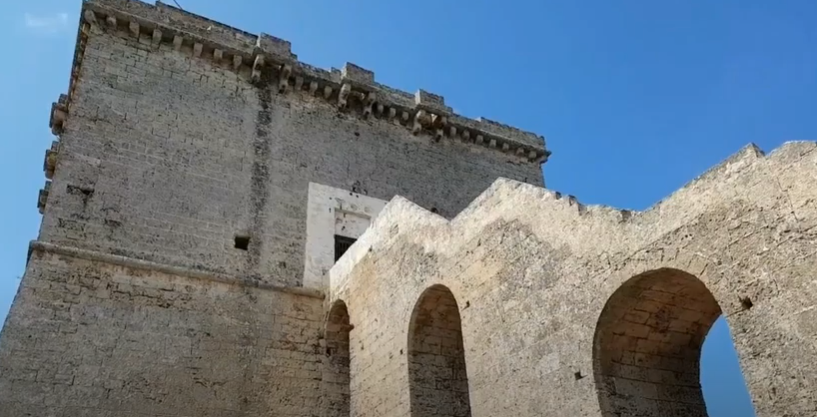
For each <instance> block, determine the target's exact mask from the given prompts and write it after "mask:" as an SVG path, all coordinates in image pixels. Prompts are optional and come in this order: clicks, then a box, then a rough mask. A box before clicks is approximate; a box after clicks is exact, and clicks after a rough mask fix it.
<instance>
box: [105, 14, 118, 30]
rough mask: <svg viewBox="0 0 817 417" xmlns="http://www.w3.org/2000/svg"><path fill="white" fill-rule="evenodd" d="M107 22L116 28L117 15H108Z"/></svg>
mask: <svg viewBox="0 0 817 417" xmlns="http://www.w3.org/2000/svg"><path fill="white" fill-rule="evenodd" d="M105 23H107V24H108V26H109V27H111V28H116V16H108V17H106V18H105Z"/></svg>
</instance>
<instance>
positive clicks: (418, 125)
mask: <svg viewBox="0 0 817 417" xmlns="http://www.w3.org/2000/svg"><path fill="white" fill-rule="evenodd" d="M425 117H426V111H425V110H417V113H415V114H414V125H413V126H412V127H411V134H412V135H417V134H419V133H420V131H422V130H423V122H424V121H425Z"/></svg>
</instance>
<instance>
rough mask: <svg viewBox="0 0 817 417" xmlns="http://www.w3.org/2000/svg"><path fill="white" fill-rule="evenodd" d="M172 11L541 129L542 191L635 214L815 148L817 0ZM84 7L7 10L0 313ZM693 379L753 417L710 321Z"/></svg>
mask: <svg viewBox="0 0 817 417" xmlns="http://www.w3.org/2000/svg"><path fill="white" fill-rule="evenodd" d="M179 2H180V3H181V5H182V6H183V7H184V8H186V9H188V10H190V11H193V12H196V13H199V14H203V15H206V16H208V17H211V18H213V19H215V20H219V21H223V22H226V23H229V24H231V25H233V26H237V27H240V28H242V29H245V30H248V31H251V32H256V33H257V32H261V31H263V32H267V33H270V34H273V35H276V36H278V37H282V38H285V39H288V40H290V41H291V42H292V44H293V49H294V51H295V53H297V54H298V55H299V57H300V58H301V59H302V60H304V61H306V62H309V63H311V64H314V65H318V66H322V67H331V66H335V67H340V66H342V65H343V63H344V62H346V61H350V62H354V63H357V64H359V65H361V66H363V67H366V68H369V69H372V70H374V71H375V73H376V77H377V79H378V80H379V81H380V82H384V83H387V84H389V85H392V86H395V87H399V88H402V89H404V90H408V91H414V90H416V89H417V88H423V89H426V90H429V91H432V92H435V93H438V94H442V95H444V96H445V97H446V99H447V102H448V103H449V104H450V105H452V106H453V107H454V108H455V109H456V110H457V111H458V112H460V113H462V114H465V115H468V116H472V117H476V116H485V117H489V118H491V119H495V120H500V121H502V122H505V123H508V124H511V125H516V126H520V127H522V128H525V129H529V130H533V131H536V132H539V133H541V134H544V135H545V136H546V137H547V139H548V145H549V147H550V148H551V149H552V150H553V152H554V155H553V157H552V160H551V161H550V162H548V163H547V165H546V166H545V176H546V179H547V183H548V188H552V189H555V190H558V191H561V192H563V193H568V194H574V195H576V196H578V197H579V199H580V200H581V201H583V202H585V203H593V204H595V203H602V204H608V205H614V206H618V207H626V208H634V209H644V208H646V207H648V206H650V205H651V204H653V203H654V202H656V201H658V200H659V199H661V198H662V197H664V196H666V195H668V194H669V193H671V192H672V191H673V190H675V189H676V188H678V187H680V186H682V185H683V184H684V183H686V182H687V181H689V180H691V179H692V178H694V177H695V176H697V175H698V174H700V173H702V172H703V171H705V170H706V169H707V168H708V167H711V166H712V165H715V164H717V163H718V162H720V161H721V160H723V159H724V158H726V157H727V156H729V155H730V154H732V153H734V152H735V151H737V150H738V149H739V148H741V147H742V146H744V145H745V144H747V143H749V142H755V143H757V144H758V145H759V146H760V147H761V148H763V149H764V150H766V151H769V150H771V149H773V148H775V147H777V146H779V145H780V144H781V143H782V142H784V141H788V140H797V139H809V140H814V139H816V138H817V119H815V118H814V109H815V108H817V81H816V80H817V48H815V45H817V25H815V24H814V22H817V2H815V1H813V0H803V1H796V0H787V1H785V2H773V1H767V0H718V1H707V0H695V1H682V0H666V1H660V2H654V1H647V0H639V1H636V0H631V1H628V0H625V1H607V0H592V1H591V0H587V1H581V2H579V1H558V2H557V1H555V0H530V1H523V0H502V1H493V2H489V1H471V2H468V3H467V5H466V2H465V1H448V0H414V1H400V2H394V1H383V0H358V1H339V0H336V1H333V2H330V1H316V0H299V1H297V2H284V1H261V0H233V1H230V2H224V1H215V0H179ZM228 4H229V6H228ZM79 7H80V2H79V1H78V0H71V1H66V0H39V1H30V2H7V4H4V6H3V8H4V10H5V11H4V13H3V14H2V15H0V45H2V50H3V52H4V56H5V57H6V62H7V64H6V65H3V66H2V68H0V97H2V98H3V99H2V100H0V115H2V121H3V125H4V131H5V132H6V133H5V134H3V135H2V138H0V185H1V186H2V190H3V194H2V195H3V198H2V199H1V200H0V219H2V222H0V243H2V245H1V246H0V247H2V249H3V250H1V251H0V318H3V317H5V314H6V312H7V310H8V308H9V306H10V304H11V300H12V298H13V296H14V293H15V291H16V287H17V285H18V283H19V281H18V277H19V276H20V275H22V273H23V267H24V261H25V256H26V247H27V243H28V241H29V240H31V239H34V238H35V237H36V234H37V229H38V227H39V222H40V217H39V215H38V213H37V209H36V200H37V190H38V189H39V188H40V187H42V185H43V183H44V177H43V173H42V163H43V152H44V151H45V149H46V148H47V146H48V145H49V143H50V141H51V140H52V136H51V135H50V131H49V129H48V112H49V108H50V105H51V102H52V101H54V100H56V98H57V97H58V95H59V94H60V93H64V92H65V90H66V86H67V83H68V75H69V71H70V68H69V67H70V64H71V56H72V53H73V47H74V40H75V26H76V22H77V16H78V11H79ZM702 368H703V370H702V371H703V375H702V380H703V381H702V382H703V385H704V392H705V397H706V400H707V405H708V407H709V409H710V414H711V416H712V417H749V416H751V415H752V410H751V405H750V404H749V400H748V395H747V394H746V392H745V388H744V385H743V381H742V378H741V376H740V370H739V367H738V364H737V359H736V355H735V352H734V349H733V348H732V344H731V340H730V338H729V333H728V329H727V327H726V326H725V325H724V323H723V322H722V321H719V322H718V324H717V325H716V326H715V327H714V328H713V330H712V332H711V334H710V337H709V338H708V340H707V343H706V344H705V347H704V356H703V363H702Z"/></svg>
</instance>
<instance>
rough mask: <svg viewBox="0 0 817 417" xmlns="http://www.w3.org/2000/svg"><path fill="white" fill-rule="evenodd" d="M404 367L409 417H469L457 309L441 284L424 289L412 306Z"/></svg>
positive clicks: (463, 357)
mask: <svg viewBox="0 0 817 417" xmlns="http://www.w3.org/2000/svg"><path fill="white" fill-rule="evenodd" d="M408 368H409V369H408V371H409V391H410V396H411V416H412V417H426V416H435V417H443V416H445V417H470V415H471V405H470V401H469V397H468V396H469V392H468V372H467V370H466V366H465V350H464V348H463V342H462V321H461V319H460V310H459V306H458V305H457V300H456V299H455V298H454V294H452V293H451V291H450V290H449V289H448V288H447V287H445V286H443V285H434V286H431V287H429V288H427V289H426V290H425V291H424V292H423V293H422V294H421V295H420V298H419V299H418V300H417V303H416V304H415V306H414V310H413V311H412V314H411V321H410V323H409V332H408Z"/></svg>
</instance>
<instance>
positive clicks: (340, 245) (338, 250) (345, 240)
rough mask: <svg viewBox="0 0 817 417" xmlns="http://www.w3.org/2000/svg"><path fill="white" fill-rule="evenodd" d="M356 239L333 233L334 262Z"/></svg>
mask: <svg viewBox="0 0 817 417" xmlns="http://www.w3.org/2000/svg"><path fill="white" fill-rule="evenodd" d="M356 241H357V239H355V238H351V237H346V236H341V235H335V262H337V261H338V259H340V257H341V256H343V254H344V253H346V251H347V250H348V249H349V247H351V246H352V245H353V244H354V243H355V242H356Z"/></svg>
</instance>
